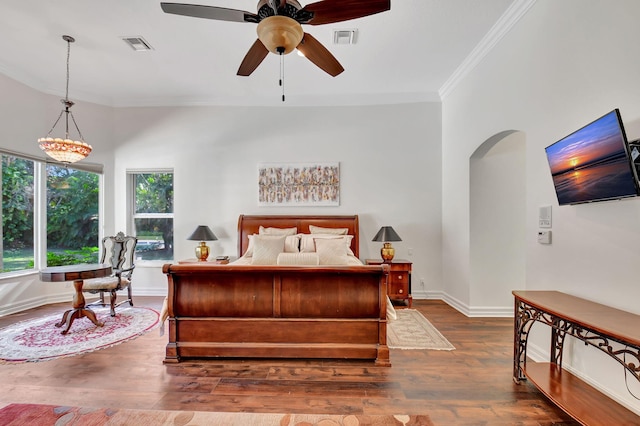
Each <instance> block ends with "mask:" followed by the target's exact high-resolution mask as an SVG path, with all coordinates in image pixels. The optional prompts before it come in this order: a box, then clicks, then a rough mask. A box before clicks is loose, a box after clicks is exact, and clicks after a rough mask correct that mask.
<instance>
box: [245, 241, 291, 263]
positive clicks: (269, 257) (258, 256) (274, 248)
mask: <svg viewBox="0 0 640 426" xmlns="http://www.w3.org/2000/svg"><path fill="white" fill-rule="evenodd" d="M285 238H286V237H285V236H284V235H279V236H276V235H274V236H263V235H254V237H253V256H252V258H251V264H252V265H275V264H276V260H277V259H278V255H279V254H280V253H282V251H283V250H284V240H285Z"/></svg>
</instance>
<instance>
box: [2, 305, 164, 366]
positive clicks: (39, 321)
mask: <svg viewBox="0 0 640 426" xmlns="http://www.w3.org/2000/svg"><path fill="white" fill-rule="evenodd" d="M94 312H95V313H96V316H97V317H98V320H100V321H101V322H104V326H102V327H97V326H96V325H94V324H93V323H92V322H91V321H90V320H89V319H88V318H80V319H76V320H75V321H74V322H73V325H72V326H71V329H70V330H69V332H68V333H67V334H66V335H62V334H60V331H61V330H62V329H61V328H58V327H56V326H55V324H56V323H58V322H59V321H60V319H61V318H62V314H63V313H62V312H60V313H58V314H55V315H53V314H52V315H48V316H45V317H41V318H34V319H30V320H25V321H22V322H18V323H15V324H12V325H10V326H8V327H5V328H3V329H0V362H1V363H12V362H33V361H46V360H50V359H55V358H61V357H66V356H72V355H78V354H81V353H86V352H91V351H95V350H98V349H104V348H108V347H110V346H114V345H117V344H120V343H122V342H126V341H127V340H130V339H133V338H135V337H138V336H140V335H141V334H144V333H146V332H147V331H149V330H151V329H152V328H154V327H155V326H157V324H158V319H159V314H158V312H156V311H154V310H153V309H150V308H139V307H129V306H126V307H125V306H122V307H120V308H118V309H117V310H116V316H115V317H112V316H110V315H109V308H108V307H107V308H101V307H99V308H96V309H94Z"/></svg>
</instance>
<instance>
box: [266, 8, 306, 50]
mask: <svg viewBox="0 0 640 426" xmlns="http://www.w3.org/2000/svg"><path fill="white" fill-rule="evenodd" d="M257 31H258V38H259V39H260V41H261V42H262V44H264V46H265V47H266V48H267V50H269V52H272V53H279V52H278V48H279V47H280V48H284V54H285V55H286V54H288V53H291V52H293V50H294V49H295V48H296V46H298V45H299V44H300V42H301V41H302V37H304V31H303V30H302V26H301V25H300V24H299V23H298V22H297V21H296V20H295V19H292V18H289V17H288V16H280V15H277V16H270V17H268V18H265V19H263V20H262V21H260V23H259V24H258V29H257Z"/></svg>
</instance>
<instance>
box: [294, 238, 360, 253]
mask: <svg viewBox="0 0 640 426" xmlns="http://www.w3.org/2000/svg"><path fill="white" fill-rule="evenodd" d="M315 239H329V240H340V241H342V242H343V244H344V245H345V247H346V248H347V253H349V254H351V255H353V251H352V250H351V240H352V239H353V235H335V234H300V253H313V252H315V251H316V243H315Z"/></svg>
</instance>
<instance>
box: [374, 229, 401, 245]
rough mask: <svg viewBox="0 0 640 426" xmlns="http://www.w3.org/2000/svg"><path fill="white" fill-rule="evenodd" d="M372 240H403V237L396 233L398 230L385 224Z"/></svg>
mask: <svg viewBox="0 0 640 426" xmlns="http://www.w3.org/2000/svg"><path fill="white" fill-rule="evenodd" d="M371 241H378V242H384V243H386V242H387V241H402V238H400V236H399V235H398V234H397V233H396V231H394V230H393V228H392V227H390V226H383V227H382V228H380V230H379V231H378V233H377V234H376V236H375V237H373V240H371Z"/></svg>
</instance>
